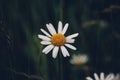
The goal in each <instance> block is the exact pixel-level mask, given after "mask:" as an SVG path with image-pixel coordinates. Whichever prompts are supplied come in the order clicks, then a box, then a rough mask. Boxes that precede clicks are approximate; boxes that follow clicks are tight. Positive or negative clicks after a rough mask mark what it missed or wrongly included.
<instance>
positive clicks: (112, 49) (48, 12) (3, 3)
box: [0, 0, 120, 80]
mask: <svg viewBox="0 0 120 80" xmlns="http://www.w3.org/2000/svg"><path fill="white" fill-rule="evenodd" d="M59 20H61V21H62V22H63V24H65V23H67V22H68V23H69V29H68V31H67V34H66V35H68V34H72V33H75V32H78V33H79V37H78V38H76V42H75V44H74V45H75V46H76V47H77V51H72V50H69V51H70V54H71V55H73V54H78V53H86V54H87V55H88V56H89V58H90V60H89V62H88V63H87V64H86V65H84V67H87V70H86V68H85V69H84V67H81V66H74V65H71V64H70V63H69V59H70V58H71V57H68V58H63V60H62V62H63V78H64V80H84V79H85V77H86V76H88V75H92V73H94V72H97V73H100V72H105V73H106V74H108V73H110V72H112V73H119V72H120V0H0V80H39V79H37V78H36V77H35V78H34V77H32V75H34V76H35V75H36V76H39V77H42V78H43V80H58V79H57V76H58V73H57V71H58V67H57V65H58V63H57V59H53V58H52V57H51V53H49V54H48V55H45V54H43V53H41V51H42V49H43V46H42V45H41V44H40V40H39V39H38V38H37V35H38V34H40V33H41V32H40V28H44V29H46V27H45V25H46V24H47V23H49V22H50V23H52V24H53V25H54V26H55V28H56V29H57V24H58V21H59ZM24 73H25V74H26V75H29V76H31V77H28V76H26V75H25V74H24Z"/></svg>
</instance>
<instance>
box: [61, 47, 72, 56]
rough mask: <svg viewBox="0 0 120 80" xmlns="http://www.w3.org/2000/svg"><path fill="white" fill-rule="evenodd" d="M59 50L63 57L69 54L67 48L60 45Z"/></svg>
mask: <svg viewBox="0 0 120 80" xmlns="http://www.w3.org/2000/svg"><path fill="white" fill-rule="evenodd" d="M60 48H61V51H62V54H63V56H64V57H67V56H70V55H69V52H68V51H67V49H66V48H65V47H64V46H61V47H60Z"/></svg>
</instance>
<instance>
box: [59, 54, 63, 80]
mask: <svg viewBox="0 0 120 80" xmlns="http://www.w3.org/2000/svg"><path fill="white" fill-rule="evenodd" d="M58 80H63V64H62V54H61V53H59V56H58Z"/></svg>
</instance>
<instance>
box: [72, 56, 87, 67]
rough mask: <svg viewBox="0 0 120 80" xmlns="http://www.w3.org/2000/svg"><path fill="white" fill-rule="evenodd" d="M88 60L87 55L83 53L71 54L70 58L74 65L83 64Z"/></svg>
mask: <svg viewBox="0 0 120 80" xmlns="http://www.w3.org/2000/svg"><path fill="white" fill-rule="evenodd" d="M87 61H88V56H87V55H85V54H78V55H73V56H72V59H71V60H70V63H71V64H74V65H83V64H85V63H86V62H87Z"/></svg>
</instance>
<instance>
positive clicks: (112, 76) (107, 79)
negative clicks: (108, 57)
mask: <svg viewBox="0 0 120 80" xmlns="http://www.w3.org/2000/svg"><path fill="white" fill-rule="evenodd" d="M113 78H114V75H113V74H109V75H108V76H107V77H106V79H105V80H112V79H113Z"/></svg>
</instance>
